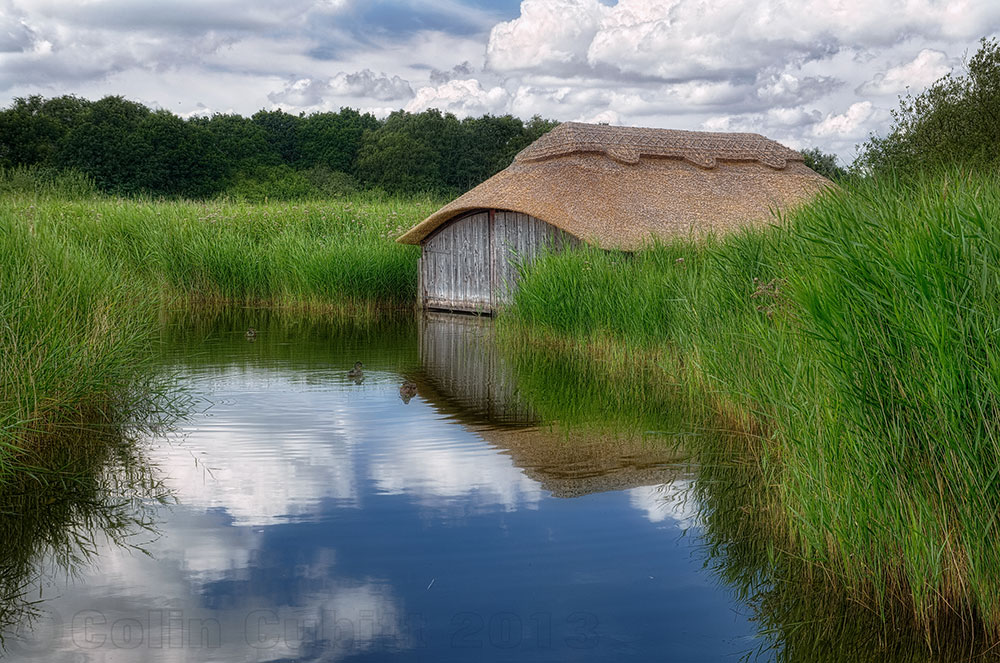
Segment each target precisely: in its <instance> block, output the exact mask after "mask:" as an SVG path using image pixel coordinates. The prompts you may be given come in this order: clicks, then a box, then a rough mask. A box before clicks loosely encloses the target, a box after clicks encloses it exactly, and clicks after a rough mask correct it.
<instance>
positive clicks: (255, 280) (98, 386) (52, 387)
mask: <svg viewBox="0 0 1000 663" xmlns="http://www.w3.org/2000/svg"><path fill="white" fill-rule="evenodd" d="M85 185H86V181H85V180H81V179H80V178H79V177H76V176H72V175H66V176H59V177H56V176H54V175H51V174H48V173H43V172H26V171H24V170H23V169H22V170H14V171H4V172H0V481H3V477H4V476H5V475H6V474H9V473H10V472H17V471H21V470H23V469H24V468H23V467H22V466H20V465H12V464H11V463H12V462H13V461H12V459H13V458H15V457H18V454H19V452H20V451H24V449H25V448H26V447H29V446H30V445H31V441H30V439H31V438H32V437H38V436H39V435H40V434H43V433H47V432H50V431H51V429H52V427H60V426H61V427H66V426H72V425H77V424H81V423H92V421H91V420H93V419H94V418H97V419H99V420H104V419H106V418H108V417H110V416H111V415H110V414H109V413H111V412H114V413H115V416H116V417H117V416H124V413H127V412H129V411H131V410H134V411H135V412H141V411H144V410H146V409H148V407H149V401H151V400H155V398H156V392H157V389H156V388H155V387H154V386H153V385H152V384H151V376H152V370H151V368H150V367H151V361H152V359H153V357H154V355H155V353H154V352H153V351H152V348H151V347H150V346H151V343H152V339H153V337H154V331H155V329H156V315H157V311H158V310H163V309H177V308H185V309H192V308H198V309H204V308H220V307H226V306H234V305H236V306H254V307H278V308H287V309H294V310H298V311H314V312H325V313H327V314H334V313H339V314H345V315H351V316H355V317H356V316H363V317H373V316H377V315H380V312H381V311H384V310H386V309H407V308H411V307H412V306H413V304H414V301H415V294H416V274H417V270H416V263H417V259H418V257H419V250H418V249H417V248H416V247H412V246H403V245H399V244H396V243H395V242H394V238H395V237H396V236H397V235H398V234H399V233H400V232H402V230H403V229H405V228H408V227H409V226H411V225H413V224H414V223H416V222H417V221H419V220H421V219H422V218H424V217H425V216H426V215H427V214H429V213H430V212H431V211H432V210H433V209H435V208H436V207H437V203H436V202H435V201H433V200H431V199H421V198H415V199H398V198H389V197H385V196H375V195H371V194H358V195H356V196H353V197H349V198H341V199H337V200H335V201H310V202H299V203H264V204H248V203H239V202H232V201H226V200H218V201H210V202H190V201H154V200H145V199H138V198H135V199H125V198H113V197H105V196H99V195H96V194H93V193H92V192H90V191H89V190H88V188H87V186H85Z"/></svg>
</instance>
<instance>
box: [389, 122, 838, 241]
mask: <svg viewBox="0 0 1000 663" xmlns="http://www.w3.org/2000/svg"><path fill="white" fill-rule="evenodd" d="M829 185H830V181H829V180H827V179H826V178H824V177H822V176H820V175H818V174H816V173H815V172H813V171H812V170H810V169H809V168H808V167H806V165H805V162H804V161H803V159H802V155H801V154H799V153H798V152H796V151H794V150H791V149H789V148H787V147H785V146H783V145H781V144H780V143H777V142H775V141H773V140H769V139H767V138H765V137H764V136H760V135H758V134H746V133H709V132H702V131H675V130H670V129H640V128H633V127H611V126H606V125H597V124H582V123H579V122H567V123H565V124H561V125H559V126H558V127H556V128H555V129H553V130H552V131H551V132H549V133H547V134H546V135H544V136H542V137H541V138H539V139H538V140H537V141H535V142H534V143H532V144H531V145H529V146H528V147H527V148H525V149H524V150H522V151H521V153H520V154H518V155H517V157H516V158H515V159H514V163H513V164H511V165H510V167H508V168H507V169H506V170H503V171H501V172H499V173H497V174H496V175H494V176H493V177H491V178H490V179H488V180H486V181H485V182H483V183H482V184H480V185H479V186H477V187H475V188H474V189H472V190H471V191H469V192H468V193H466V194H464V195H462V196H460V197H459V198H456V199H455V200H453V201H452V202H450V203H448V204H447V205H445V206H444V207H442V208H441V209H439V210H438V211H437V212H435V213H434V214H432V215H430V216H429V217H427V219H425V220H424V221H422V222H421V223H419V224H417V225H416V226H414V227H413V228H412V229H411V230H409V231H408V232H407V233H406V234H404V235H403V236H401V237H400V238H399V240H398V241H400V242H403V243H406V244H419V243H420V242H421V241H422V240H423V239H424V238H425V237H427V236H428V235H429V234H430V233H432V232H433V231H434V230H436V229H437V228H438V227H439V226H441V225H443V224H444V223H445V222H447V221H449V220H450V219H452V218H454V217H456V216H459V215H461V214H463V213H465V212H469V211H472V210H478V209H487V208H494V209H505V210H512V211H515V212H521V213H524V214H529V215H531V216H534V217H536V218H539V219H541V220H543V221H546V222H548V223H551V224H552V225H554V226H557V227H558V228H561V229H562V230H564V231H566V232H568V233H570V234H572V235H574V236H576V237H579V238H580V239H582V240H585V241H588V242H591V243H593V244H596V245H598V246H600V247H603V248H609V249H610V248H618V249H627V250H630V249H636V248H639V247H640V246H642V245H643V244H644V243H647V242H649V241H650V240H651V239H653V238H669V237H678V236H682V237H690V236H694V237H697V236H700V235H705V234H707V233H712V232H715V233H719V232H725V231H727V230H732V229H734V228H738V227H741V226H745V225H760V224H766V223H769V222H772V221H773V220H774V216H773V212H774V211H775V210H783V209H787V208H789V207H792V206H795V205H798V204H801V203H803V202H805V201H807V200H809V199H810V198H811V197H813V196H814V195H815V194H816V193H817V192H818V191H820V190H821V189H823V188H824V187H826V186H829Z"/></svg>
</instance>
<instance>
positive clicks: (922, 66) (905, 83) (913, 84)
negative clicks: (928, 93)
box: [858, 48, 953, 95]
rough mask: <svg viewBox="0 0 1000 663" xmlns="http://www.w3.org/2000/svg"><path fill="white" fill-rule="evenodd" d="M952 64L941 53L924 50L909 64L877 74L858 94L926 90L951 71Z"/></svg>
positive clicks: (928, 49)
mask: <svg viewBox="0 0 1000 663" xmlns="http://www.w3.org/2000/svg"><path fill="white" fill-rule="evenodd" d="M952 66H953V62H952V59H951V58H949V57H948V55H947V54H946V53H944V52H942V51H937V50H934V49H931V48H925V49H924V50H922V51H920V53H918V54H917V57H915V58H914V59H913V60H911V61H910V62H905V63H903V64H900V65H897V66H895V67H890V68H889V69H887V70H886V71H884V72H879V73H877V74H875V76H874V77H873V78H872V79H871V80H869V81H867V82H865V83H864V84H863V85H862V86H861V87H859V88H858V93H859V94H877V95H882V94H900V93H902V92H906V90H907V88H912V89H915V90H919V89H922V88H926V87H928V86H929V85H931V84H932V83H934V82H935V81H936V80H938V79H939V78H941V77H942V76H944V75H946V74H948V73H949V72H950V71H951V70H952Z"/></svg>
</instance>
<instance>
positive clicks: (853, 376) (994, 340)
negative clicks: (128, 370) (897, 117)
mask: <svg viewBox="0 0 1000 663" xmlns="http://www.w3.org/2000/svg"><path fill="white" fill-rule="evenodd" d="M998 219H1000V181H998V180H997V179H996V177H995V176H990V175H965V174H960V173H957V172H950V173H942V174H938V175H936V176H927V177H924V178H922V179H919V181H917V182H913V181H912V180H910V181H908V182H903V181H899V180H894V179H891V178H883V179H880V180H877V181H866V182H855V183H851V184H849V185H848V186H847V188H846V189H844V190H839V191H834V192H830V193H828V194H826V195H824V196H822V197H821V198H820V199H819V200H817V201H816V202H815V203H814V204H812V205H810V206H808V207H806V208H804V209H802V210H800V211H798V212H796V213H795V214H793V215H791V216H789V217H788V218H787V219H785V220H784V223H783V224H781V225H780V226H776V227H772V228H767V229H762V230H752V231H745V232H743V233H740V234H737V235H733V236H730V237H727V238H720V239H710V240H707V241H705V242H703V243H701V244H698V245H692V244H688V243H681V244H676V245H665V246H654V247H651V248H650V249H648V250H646V251H644V252H641V253H638V254H636V255H634V256H633V257H631V258H627V257H625V256H622V255H619V254H614V253H603V252H599V251H596V250H593V249H590V250H583V251H579V252H575V253H569V254H563V255H555V256H549V257H547V258H546V259H544V260H542V261H541V262H540V263H537V264H536V265H535V266H534V267H533V268H532V269H530V270H529V271H528V273H527V274H525V276H524V279H523V280H522V282H521V288H520V290H519V292H518V294H517V297H516V300H515V302H514V304H513V306H512V307H511V309H510V311H509V320H508V322H507V324H508V325H509V326H512V327H514V328H522V329H528V328H530V329H531V333H533V334H536V335H537V334H538V333H539V330H548V332H549V333H550V334H554V335H556V336H559V337H562V338H564V339H570V340H571V341H572V342H588V343H591V344H593V342H594V339H595V338H603V339H612V340H614V341H615V342H617V343H619V344H620V346H621V347H623V348H625V349H626V351H633V352H641V351H648V350H649V349H651V348H668V349H669V352H671V353H673V354H675V355H676V356H677V357H678V371H679V372H680V374H681V375H683V376H684V377H685V378H687V379H690V380H693V381H696V382H697V383H699V384H701V385H703V386H704V388H705V389H706V392H707V394H708V395H709V397H710V398H711V399H713V400H715V401H717V402H718V403H719V407H720V408H725V409H726V410H727V411H729V412H731V413H736V414H738V415H740V416H743V417H746V418H748V419H750V420H752V422H753V425H754V426H756V427H758V428H759V429H760V430H762V431H764V432H765V433H764V443H763V452H762V453H763V454H764V457H765V462H766V463H768V464H769V465H770V466H772V467H780V472H778V473H777V475H776V479H775V481H776V483H777V491H778V495H779V497H780V502H781V510H780V512H781V515H782V518H783V519H784V520H785V521H786V523H787V525H788V528H787V529H788V532H789V535H790V536H791V537H792V538H793V539H794V541H795V544H796V546H797V554H798V555H800V556H801V557H803V558H805V559H809V560H811V561H812V562H814V563H816V564H818V565H821V567H822V568H823V569H825V570H826V571H827V572H828V573H830V574H831V576H832V577H835V578H836V579H837V582H838V583H840V584H842V585H843V586H845V587H848V588H849V589H850V591H851V592H852V594H853V596H854V597H855V600H859V601H861V602H863V603H864V604H865V605H868V606H870V607H872V608H873V609H875V610H876V611H881V610H885V609H886V608H887V606H889V605H907V606H909V607H910V608H912V612H913V615H914V618H915V619H916V620H917V621H918V622H920V623H923V624H930V623H931V622H932V621H933V620H934V619H936V618H937V617H938V616H940V615H942V614H945V613H947V614H952V615H954V614H959V615H961V616H962V617H964V618H968V619H970V620H981V621H983V622H985V623H987V624H989V625H991V628H993V629H996V628H998V627H1000V546H998V545H997V544H998V543H1000V536H998V534H1000V524H998V522H997V520H998V518H997V517H996V516H995V514H997V513H998V512H1000V489H998V485H997V481H998V478H1000V470H998V469H997V458H998V457H1000V439H998V437H1000V432H998V423H1000V417H998V412H1000V410H998V398H1000V388H998V387H1000V356H998V353H997V348H998V336H997V334H998V333H1000V224H998V223H997V220H998ZM564 342H565V341H564Z"/></svg>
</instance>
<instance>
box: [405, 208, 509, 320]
mask: <svg viewBox="0 0 1000 663" xmlns="http://www.w3.org/2000/svg"><path fill="white" fill-rule="evenodd" d="M491 258H492V256H491V248H490V215H489V212H476V213H474V214H469V215H468V216H464V217H461V218H459V219H456V220H455V221H451V222H449V223H448V224H446V225H444V226H443V227H441V228H440V229H439V230H437V231H436V232H435V233H434V234H433V235H431V237H429V238H428V239H427V240H426V241H425V242H424V244H423V254H422V257H421V260H420V291H421V293H420V294H421V298H422V299H423V305H424V307H425V308H437V309H447V310H455V311H476V312H484V313H488V312H490V311H492V310H493V299H492V297H493V288H492V279H491Z"/></svg>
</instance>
